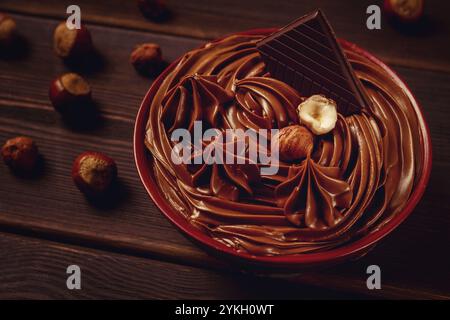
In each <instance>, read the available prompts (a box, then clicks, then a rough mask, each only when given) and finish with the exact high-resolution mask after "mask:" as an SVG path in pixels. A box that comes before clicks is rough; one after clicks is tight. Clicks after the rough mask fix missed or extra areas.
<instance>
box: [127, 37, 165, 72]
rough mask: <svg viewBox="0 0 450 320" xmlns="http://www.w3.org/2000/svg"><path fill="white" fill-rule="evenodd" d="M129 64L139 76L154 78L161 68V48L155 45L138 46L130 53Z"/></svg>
mask: <svg viewBox="0 0 450 320" xmlns="http://www.w3.org/2000/svg"><path fill="white" fill-rule="evenodd" d="M130 62H131V63H132V64H133V66H134V68H135V69H136V71H137V72H139V73H140V74H142V75H145V76H155V75H156V74H158V72H159V71H160V70H161V66H162V54H161V48H160V47H159V45H157V44H155V43H144V44H141V45H138V46H137V47H136V48H135V49H134V51H133V52H132V53H131V56H130Z"/></svg>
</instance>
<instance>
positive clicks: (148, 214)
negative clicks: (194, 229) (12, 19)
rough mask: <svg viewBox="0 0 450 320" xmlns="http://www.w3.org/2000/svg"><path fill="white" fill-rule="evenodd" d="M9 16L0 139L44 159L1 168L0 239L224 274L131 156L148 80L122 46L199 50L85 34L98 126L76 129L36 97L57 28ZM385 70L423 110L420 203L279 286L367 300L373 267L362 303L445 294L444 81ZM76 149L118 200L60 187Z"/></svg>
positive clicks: (449, 169)
mask: <svg viewBox="0 0 450 320" xmlns="http://www.w3.org/2000/svg"><path fill="white" fill-rule="evenodd" d="M16 18H17V20H18V22H19V23H20V24H21V25H22V29H21V33H22V35H23V36H24V37H25V38H26V39H28V42H29V43H28V47H29V51H28V52H29V54H28V55H27V56H26V57H23V58H20V59H15V60H14V59H13V60H1V59H0V141H4V140H6V139H7V138H9V137H12V136H15V135H19V134H26V135H29V136H31V137H33V138H34V139H35V140H36V142H37V143H38V145H39V148H40V150H41V153H42V154H43V156H44V166H43V171H42V173H41V175H39V176H38V177H36V178H34V179H23V178H18V177H15V176H14V175H13V174H11V172H9V170H8V169H7V168H6V167H5V166H3V165H1V166H0V230H3V231H8V232H16V233H22V234H27V235H32V236H37V237H41V238H47V239H53V240H58V241H63V242H68V243H75V244H81V245H84V246H90V247H94V248H101V249H105V250H109V251H115V252H120V253H127V254H131V255H136V256H144V257H147V258H148V257H150V258H155V259H156V258H157V259H161V260H165V261H171V262H176V263H179V264H183V265H185V266H198V267H202V268H208V269H217V270H227V269H229V268H230V266H228V265H227V264H226V263H225V262H223V261H219V260H218V259H215V258H212V257H210V256H208V255H207V254H205V253H204V252H203V251H202V250H200V249H199V248H197V246H194V245H192V244H191V243H190V242H189V241H188V240H186V239H185V238H184V237H183V236H182V235H180V233H179V232H178V231H177V230H176V229H175V228H174V227H173V226H172V225H171V224H170V223H169V222H168V221H167V220H166V219H165V218H164V217H163V216H162V214H161V213H160V212H159V211H158V210H157V208H155V206H154V205H153V203H152V202H151V200H150V199H149V197H148V196H147V195H146V193H145V191H144V188H143V187H142V185H141V183H140V181H139V178H138V176H137V173H136V170H135V167H134V161H133V155H132V142H131V141H132V131H133V121H134V117H135V114H136V111H137V109H138V107H139V103H140V101H141V99H142V98H143V96H144V94H145V92H146V90H147V88H148V86H149V84H150V81H149V80H147V79H145V78H142V77H139V76H137V75H136V74H135V72H134V70H133V69H132V67H131V66H130V65H129V63H128V55H129V52H130V50H131V48H132V47H133V46H134V45H135V44H136V43H139V42H144V41H155V42H158V43H160V44H161V45H162V48H163V51H164V55H165V56H166V58H167V59H168V60H171V59H174V58H175V57H177V56H179V55H180V54H182V53H184V52H185V51H186V50H188V49H189V48H192V47H195V46H197V45H198V44H199V41H198V40H192V39H184V38H179V37H173V36H162V35H156V34H151V33H146V32H139V31H128V30H124V29H115V28H110V27H99V26H91V30H92V33H93V36H94V39H95V43H96V47H97V49H98V50H99V52H101V53H102V55H103V61H104V62H105V63H103V64H102V65H103V66H102V68H101V69H100V70H98V71H97V72H86V73H85V76H86V77H87V79H88V80H89V82H90V83H91V85H92V88H93V94H94V97H95V100H96V102H97V104H98V107H99V109H100V111H101V114H102V121H101V122H100V123H99V125H98V126H96V127H94V128H91V129H90V130H84V131H79V130H73V129H71V128H69V127H67V126H66V125H65V124H64V123H63V122H62V121H61V119H60V117H59V115H58V114H57V113H55V112H54V111H53V109H52V107H51V106H50V104H49V102H48V98H47V91H48V85H49V82H50V80H51V79H52V78H53V77H54V76H55V75H57V74H59V73H61V72H64V71H66V70H68V69H67V67H66V66H64V65H63V64H62V63H61V61H59V60H58V59H57V58H56V57H54V55H53V54H52V49H51V42H50V38H51V32H52V28H53V27H54V26H55V25H56V24H57V22H56V21H54V20H48V19H41V18H30V17H22V16H16ZM46 39H48V40H46ZM396 70H397V71H398V72H399V74H400V75H401V77H402V78H403V79H404V80H405V81H406V83H408V85H409V86H410V87H411V90H412V91H413V92H414V93H415V95H416V96H417V98H418V99H419V101H420V102H421V103H422V106H423V109H424V112H425V116H426V119H427V120H428V124H429V125H430V128H431V132H432V139H433V147H434V167H433V172H432V177H431V181H430V185H429V187H428V189H427V192H426V194H425V196H424V198H423V200H422V201H421V203H420V204H419V206H418V207H417V209H416V210H415V212H414V213H413V214H412V216H411V217H410V218H408V219H407V221H406V222H405V223H404V224H402V226H400V227H399V229H398V230H396V231H395V232H394V233H393V234H392V235H391V236H390V237H389V238H388V239H387V240H386V241H384V242H383V243H381V244H380V245H379V246H378V247H376V248H375V249H374V250H373V251H372V252H370V253H369V254H368V255H367V256H366V257H364V258H363V259H361V260H358V261H357V262H349V263H347V264H345V265H342V266H339V267H335V268H332V269H329V270H324V271H322V270H320V271H317V272H308V273H304V274H302V275H300V276H295V277H290V279H289V282H293V283H296V282H298V283H307V284H311V285H315V286H320V287H323V288H329V287H333V288H335V289H338V290H343V291H351V292H355V293H360V294H367V288H366V286H365V278H366V274H365V269H366V267H367V266H368V265H369V264H377V265H380V267H381V268H382V270H383V290H381V291H379V292H370V294H371V295H376V296H381V297H392V298H400V297H402V298H406V297H411V298H442V297H450V283H449V279H450V277H449V270H450V259H449V258H448V255H447V254H446V253H447V250H448V245H449V244H450V235H449V233H448V230H449V228H450V217H449V216H448V214H447V213H448V212H450V204H449V202H448V200H447V199H449V197H450V189H449V188H448V181H450V176H449V175H450V164H449V159H450V148H449V143H448V141H449V140H450V127H449V126H448V124H447V122H448V102H449V101H450V88H449V86H450V74H448V73H443V72H433V71H425V70H417V69H411V68H403V67H397V68H396ZM86 149H96V150H101V151H104V152H106V153H107V154H109V155H111V156H112V157H113V158H115V159H116V161H117V163H118V166H119V176H120V181H121V189H120V190H121V197H118V199H117V201H116V203H114V204H113V205H111V206H110V207H109V208H102V207H96V206H93V205H92V204H90V203H88V202H87V201H86V200H85V199H84V197H83V196H82V195H81V194H80V193H79V192H78V190H77V189H76V188H75V187H74V186H73V184H72V182H71V178H70V168H71V164H72V161H73V159H74V158H75V156H76V155H77V154H78V153H79V152H81V151H84V150H86ZM21 274H22V276H24V275H25V271H21ZM424 275H426V276H424ZM17 276H18V275H17ZM238 279H239V278H238ZM124 281H129V280H128V279H125V280H124Z"/></svg>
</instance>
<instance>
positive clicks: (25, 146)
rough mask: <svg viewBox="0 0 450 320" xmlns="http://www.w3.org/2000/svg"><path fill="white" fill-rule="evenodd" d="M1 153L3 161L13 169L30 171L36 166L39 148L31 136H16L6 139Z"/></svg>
mask: <svg viewBox="0 0 450 320" xmlns="http://www.w3.org/2000/svg"><path fill="white" fill-rule="evenodd" d="M1 154H2V157H3V161H4V162H5V164H6V165H8V166H9V167H10V168H11V169H13V170H16V171H18V172H24V173H29V172H31V171H33V169H34V168H35V167H36V163H37V160H38V157H39V153H38V148H37V146H36V144H35V143H34V141H33V140H32V139H31V138H29V137H15V138H12V139H9V140H8V141H6V143H5V144H4V145H3V147H2V150H1Z"/></svg>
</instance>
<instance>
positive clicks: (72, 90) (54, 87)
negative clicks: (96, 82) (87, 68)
mask: <svg viewBox="0 0 450 320" xmlns="http://www.w3.org/2000/svg"><path fill="white" fill-rule="evenodd" d="M49 98H50V101H51V103H52V105H53V107H54V108H55V109H56V110H58V111H59V112H61V113H66V112H70V111H73V109H76V108H77V107H85V106H86V105H87V104H89V103H90V102H91V100H92V93H91V88H90V86H89V84H88V83H87V81H86V80H85V79H84V78H83V77H82V76H80V75H79V74H76V73H72V72H71V73H65V74H63V75H61V76H58V77H57V78H55V79H54V80H53V81H52V83H51V85H50V89H49Z"/></svg>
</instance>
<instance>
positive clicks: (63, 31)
mask: <svg viewBox="0 0 450 320" xmlns="http://www.w3.org/2000/svg"><path fill="white" fill-rule="evenodd" d="M53 47H54V50H55V53H56V55H57V56H58V57H60V58H63V59H68V60H71V59H74V60H76V59H80V58H82V57H83V56H85V55H88V54H90V53H92V52H93V46H92V38H91V34H90V32H89V30H88V29H87V28H86V27H85V26H83V25H82V26H81V28H80V29H72V30H71V29H69V28H68V27H67V25H66V22H61V23H60V24H59V25H58V26H57V27H56V29H55V32H54V35H53Z"/></svg>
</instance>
